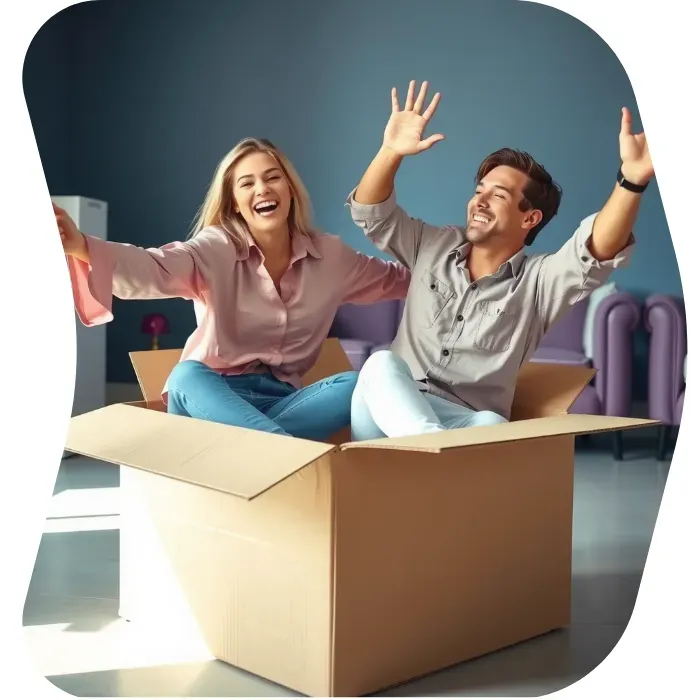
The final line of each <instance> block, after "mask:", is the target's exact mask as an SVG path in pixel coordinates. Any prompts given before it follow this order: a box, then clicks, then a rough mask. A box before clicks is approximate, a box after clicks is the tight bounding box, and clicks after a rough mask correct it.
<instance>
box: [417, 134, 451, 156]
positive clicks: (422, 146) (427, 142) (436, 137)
mask: <svg viewBox="0 0 700 700" xmlns="http://www.w3.org/2000/svg"><path fill="white" fill-rule="evenodd" d="M444 138H445V135H444V134H433V135H432V136H428V138H427V139H423V140H422V141H420V142H419V143H418V150H419V151H421V152H422V151H427V150H428V149H429V148H430V147H431V146H434V145H435V144H436V143H437V142H438V141H442V140H443V139H444Z"/></svg>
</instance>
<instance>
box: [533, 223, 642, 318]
mask: <svg viewBox="0 0 700 700" xmlns="http://www.w3.org/2000/svg"><path fill="white" fill-rule="evenodd" d="M597 216H598V213H597V212H596V213H595V214H591V215H590V216H588V217H587V218H585V219H584V220H583V221H581V223H580V224H579V226H578V228H577V229H576V231H575V232H574V235H573V236H571V238H569V240H567V241H566V243H564V245H563V246H562V247H561V248H560V249H559V250H558V251H557V252H556V253H552V254H550V255H545V256H543V260H542V267H541V268H540V273H539V277H538V306H539V309H540V312H541V313H543V314H544V315H545V318H546V320H547V321H548V323H549V324H551V323H553V322H554V321H555V320H556V319H557V318H559V316H560V315H561V314H562V313H563V312H564V311H566V309H568V308H569V307H571V306H573V305H574V304H575V303H576V302H578V301H579V300H581V299H583V298H584V297H586V296H587V295H589V294H590V293H591V292H592V291H593V290H595V289H597V288H598V287H601V286H602V285H603V284H605V283H606V282H607V281H608V280H609V278H610V276H611V274H612V273H613V271H614V270H615V269H617V268H619V267H625V266H627V265H628V264H629V262H630V259H631V256H632V252H633V250H634V246H635V238H634V234H633V233H631V232H630V238H629V241H628V243H627V245H626V246H625V248H624V249H623V250H621V251H620V252H619V253H618V254H617V255H616V256H615V257H614V258H612V259H611V260H605V261H600V260H597V259H596V258H595V257H594V256H593V255H592V253H591V251H590V240H591V235H592V233H593V224H594V223H595V219H596V217H597Z"/></svg>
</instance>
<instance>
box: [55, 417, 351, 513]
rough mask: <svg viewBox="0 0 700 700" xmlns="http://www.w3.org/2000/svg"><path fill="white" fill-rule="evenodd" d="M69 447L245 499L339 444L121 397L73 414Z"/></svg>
mask: <svg viewBox="0 0 700 700" xmlns="http://www.w3.org/2000/svg"><path fill="white" fill-rule="evenodd" d="M65 447H66V449H67V450H68V451H70V452H76V453H78V454H82V455H85V456H87V457H92V458H94V459H100V460H104V461H106V462H111V463H113V464H117V465H125V466H129V467H134V468H137V469H143V470H145V471H149V472H153V473H155V474H160V475H162V476H167V477H171V478H173V479H178V480H180V481H186V482H189V483H191V484H197V485H200V486H204V487H207V488H211V489H215V490H217V491H223V492H225V493H230V494H233V495H235V496H240V497H241V498H245V499H252V498H255V497H256V496H258V495H260V494H261V493H263V492H264V491H266V490H267V489H269V488H271V487H272V486H274V485H275V484H277V483H279V482H280V481H283V480H284V479H286V478H287V477H288V476H290V475H292V474H294V473H295V472H297V471H299V470H300V469H303V468H304V467H305V466H307V465H308V464H311V463H312V462H314V461H316V460H317V459H318V458H319V457H322V456H323V455H325V454H327V453H329V452H331V451H333V450H335V449H337V448H336V447H335V446H334V445H330V444H325V443H322V442H313V441H310V440H300V439H297V438H290V437H286V436H283V435H274V434H271V433H264V432H261V431H258V430H246V429H243V428H235V427H231V426H228V425H222V424H220V423H214V422H210V421H203V420H198V419H195V418H186V417H182V416H174V415H169V414H167V413H164V412H163V411H159V410H149V409H148V408H142V407H140V406H139V405H136V404H132V405H127V404H114V405H112V406H107V407H106V408H100V409H98V410H96V411H92V412H90V413H85V414H83V415H79V416H75V417H73V418H71V420H70V423H69V429H68V438H67V440H66V445H65Z"/></svg>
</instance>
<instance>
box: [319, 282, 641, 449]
mask: <svg viewBox="0 0 700 700" xmlns="http://www.w3.org/2000/svg"><path fill="white" fill-rule="evenodd" d="M589 303H590V297H589V298H586V299H584V300H583V301H581V302H579V303H578V304H576V305H575V306H574V307H573V308H572V309H571V310H570V311H569V313H568V314H567V315H566V316H564V317H563V318H562V320H561V321H559V322H558V323H557V324H556V325H555V326H553V327H552V328H550V330H549V332H548V333H547V334H546V335H545V337H544V338H543V340H542V343H541V344H540V347H539V348H538V349H537V351H536V353H535V355H534V357H533V358H532V359H533V361H535V362H538V361H539V362H555V363H564V364H573V365H585V366H587V367H595V368H596V369H597V370H598V373H597V375H596V377H595V379H594V381H593V383H592V384H590V385H589V386H588V387H586V389H585V390H584V391H583V393H582V394H581V396H580V397H579V398H578V399H577V400H576V402H575V403H574V405H573V406H572V408H571V411H572V412H573V413H587V414H593V415H601V414H602V415H610V416H629V415H631V413H632V359H633V338H634V331H635V330H636V329H637V328H638V326H639V324H640V323H641V308H640V304H639V303H638V302H637V301H636V300H635V299H634V297H632V296H631V295H630V294H627V293H626V292H615V293H613V294H611V295H610V296H607V297H605V298H604V299H602V301H600V302H599V303H598V304H597V307H596V311H595V317H594V319H593V344H592V352H591V351H589V354H591V355H592V357H588V356H587V355H586V351H585V349H584V346H585V345H586V343H585V342H584V337H585V328H586V318H587V313H588V307H589ZM403 305H404V303H403V302H402V301H386V302H380V303H377V304H371V305H368V306H355V305H352V304H345V305H344V306H341V307H340V309H339V310H338V313H337V315H336V317H335V320H334V322H333V325H332V326H331V329H330V332H329V336H330V337H334V338H338V339H339V340H340V343H341V345H342V347H343V349H344V350H345V352H346V354H347V355H348V358H349V360H350V362H351V364H352V365H353V367H354V368H355V369H357V370H359V369H360V368H361V367H362V365H363V364H364V362H365V361H366V360H367V358H368V357H369V356H370V355H371V354H372V353H373V352H376V351H377V350H380V349H383V348H386V347H388V346H389V344H390V343H391V342H392V341H393V340H394V337H395V336H396V332H397V330H398V327H399V322H400V321H401V315H402V313H403ZM614 436H615V439H614V443H613V446H614V453H615V458H616V459H622V452H623V445H622V434H621V433H615V434H614Z"/></svg>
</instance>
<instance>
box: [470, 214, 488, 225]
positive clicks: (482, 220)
mask: <svg viewBox="0 0 700 700" xmlns="http://www.w3.org/2000/svg"><path fill="white" fill-rule="evenodd" d="M472 218H473V219H474V221H478V222H479V223H481V224H488V223H489V221H490V219H487V218H486V217H485V216H481V215H480V214H474V216H473V217H472Z"/></svg>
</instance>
